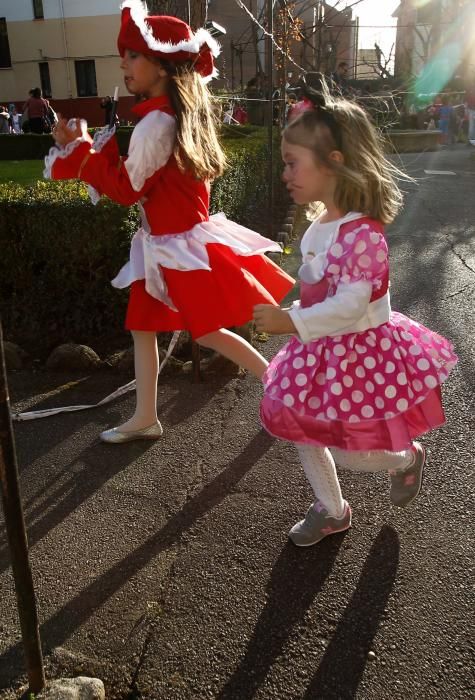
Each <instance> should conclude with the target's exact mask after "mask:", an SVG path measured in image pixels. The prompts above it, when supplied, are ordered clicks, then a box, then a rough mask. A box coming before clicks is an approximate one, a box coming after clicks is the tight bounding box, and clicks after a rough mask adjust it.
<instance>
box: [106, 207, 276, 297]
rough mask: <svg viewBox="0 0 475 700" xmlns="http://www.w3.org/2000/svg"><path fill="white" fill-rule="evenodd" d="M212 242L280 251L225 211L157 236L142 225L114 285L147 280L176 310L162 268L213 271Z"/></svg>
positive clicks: (237, 249) (251, 251) (240, 251)
mask: <svg viewBox="0 0 475 700" xmlns="http://www.w3.org/2000/svg"><path fill="white" fill-rule="evenodd" d="M209 243H220V244H222V245H226V246H228V247H229V248H230V249H231V250H232V251H233V253H235V254H236V255H244V256H250V255H259V254H262V253H266V252H270V251H274V252H280V250H281V248H280V246H279V244H278V243H276V242H275V241H271V240H269V239H268V238H265V237H264V236H261V235H260V234H259V233H256V232H255V231H252V230H251V229H248V228H245V227H244V226H240V225H239V224H236V223H235V222H234V221H231V220H229V219H227V218H226V216H225V215H224V214H222V213H221V214H215V215H214V216H212V217H211V218H210V220H209V221H203V222H202V223H200V224H196V226H193V228H192V229H191V230H189V231H184V232H183V233H171V234H164V235H157V236H154V235H151V234H150V233H147V231H145V230H144V229H143V228H140V229H139V230H138V231H137V233H136V234H135V236H134V237H133V239H132V244H131V247H130V259H129V262H128V263H127V264H126V265H124V267H123V268H122V269H121V270H120V272H119V274H118V275H117V277H115V278H114V279H113V280H112V285H113V286H114V287H118V288H119V289H123V288H125V287H128V286H130V285H131V284H132V282H135V281H137V280H142V279H145V289H146V290H147V292H148V293H149V294H150V295H151V296H152V297H154V298H155V299H158V301H161V302H163V303H164V304H166V305H167V306H168V307H170V309H172V310H173V311H177V309H176V308H175V306H174V305H173V302H172V301H171V299H170V297H169V296H168V290H167V286H166V283H165V280H164V278H163V274H162V271H161V268H162V267H166V268H169V269H171V270H182V271H183V272H186V271H189V270H211V267H210V264H209V257H208V252H207V250H206V246H207V244H209Z"/></svg>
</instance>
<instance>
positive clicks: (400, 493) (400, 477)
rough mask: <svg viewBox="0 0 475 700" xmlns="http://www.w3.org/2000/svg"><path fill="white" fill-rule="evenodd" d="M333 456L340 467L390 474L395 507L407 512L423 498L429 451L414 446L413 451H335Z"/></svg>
mask: <svg viewBox="0 0 475 700" xmlns="http://www.w3.org/2000/svg"><path fill="white" fill-rule="evenodd" d="M332 454H333V457H334V458H335V461H336V463H337V464H338V465H339V466H340V467H344V468H346V469H353V470H356V471H365V472H376V471H387V472H388V474H389V477H390V480H391V490H390V494H389V495H390V498H391V502H392V503H393V505H395V506H400V507H402V508H404V507H405V506H407V505H409V503H412V501H413V500H414V499H415V498H416V497H417V496H418V495H419V491H420V490H421V486H422V478H423V474H424V466H425V451H424V448H423V447H422V445H420V444H419V443H418V442H414V443H413V444H412V447H411V448H410V449H409V450H403V451H402V452H389V451H387V450H374V451H372V452H347V451H346V450H340V449H338V448H332Z"/></svg>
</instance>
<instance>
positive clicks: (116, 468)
mask: <svg viewBox="0 0 475 700" xmlns="http://www.w3.org/2000/svg"><path fill="white" fill-rule="evenodd" d="M151 446H152V443H150V442H149V443H145V442H141V443H139V442H136V443H130V444H129V445H121V449H120V450H115V451H114V455H113V457H114V458H113V459H110V458H109V454H107V453H108V452H109V453H110V449H111V448H110V446H109V445H103V444H102V443H95V444H94V445H92V446H91V447H88V448H87V449H86V450H84V451H83V452H82V453H80V454H79V455H77V456H75V457H74V459H73V460H72V461H71V462H69V463H67V464H65V465H64V467H63V474H67V473H68V472H70V476H69V478H67V480H66V481H62V482H61V483H60V485H59V486H57V487H56V488H55V487H54V486H53V487H52V486H51V484H50V482H48V483H47V484H46V485H45V487H44V488H43V489H42V490H41V491H39V492H37V493H35V495H34V497H32V498H30V499H28V500H25V502H24V504H23V507H24V511H25V523H26V527H27V532H28V544H29V547H30V548H31V547H33V546H34V545H35V544H37V543H38V542H39V541H40V540H41V539H42V538H43V537H45V536H46V535H47V534H48V532H49V531H50V530H52V529H53V528H54V527H56V526H57V525H59V524H60V523H62V522H63V520H66V518H67V517H68V516H69V515H70V514H71V513H72V512H73V511H74V510H76V509H77V508H79V506H80V505H81V504H82V503H85V502H86V501H87V500H88V499H89V498H90V497H91V496H92V495H93V494H94V493H95V492H96V491H99V490H100V489H101V488H102V486H103V485H104V484H105V483H106V482H107V481H109V479H112V478H113V477H114V476H115V475H116V474H118V473H119V472H121V471H122V470H123V469H125V468H126V467H128V466H129V465H130V464H131V463H132V462H134V461H135V460H137V459H138V458H139V457H140V456H141V455H142V454H143V453H144V452H146V451H147V450H148V449H150V447H151ZM75 463H78V464H81V463H84V464H85V465H87V466H85V468H81V470H80V471H74V465H75ZM99 465H100V466H99ZM45 494H47V496H46V498H43V496H44V495H45ZM35 502H36V503H37V505H35ZM8 566H10V558H9V553H8V545H7V541H6V529H5V525H3V524H2V526H1V527H0V573H2V572H3V571H5V569H6V568H7V567H8Z"/></svg>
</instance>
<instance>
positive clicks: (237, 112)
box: [233, 104, 249, 124]
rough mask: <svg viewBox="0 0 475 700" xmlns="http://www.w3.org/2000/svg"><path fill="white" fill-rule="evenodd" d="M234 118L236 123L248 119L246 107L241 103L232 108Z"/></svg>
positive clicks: (245, 122) (245, 121) (244, 122)
mask: <svg viewBox="0 0 475 700" xmlns="http://www.w3.org/2000/svg"><path fill="white" fill-rule="evenodd" d="M233 117H234V119H235V120H236V121H237V123H238V124H247V122H248V121H249V119H248V116H247V111H246V108H245V107H244V106H243V105H242V104H237V105H236V107H235V108H234V114H233Z"/></svg>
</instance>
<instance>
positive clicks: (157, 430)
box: [99, 421, 163, 444]
mask: <svg viewBox="0 0 475 700" xmlns="http://www.w3.org/2000/svg"><path fill="white" fill-rule="evenodd" d="M162 435H163V428H162V426H161V423H160V421H159V422H158V423H154V424H153V425H149V426H148V428H142V429H141V430H128V431H127V432H124V431H121V430H118V428H110V429H109V430H104V432H102V433H101V434H100V435H99V437H100V439H101V440H102V441H103V442H110V443H115V444H119V443H122V442H132V440H157V439H158V438H159V437H161V436H162Z"/></svg>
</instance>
